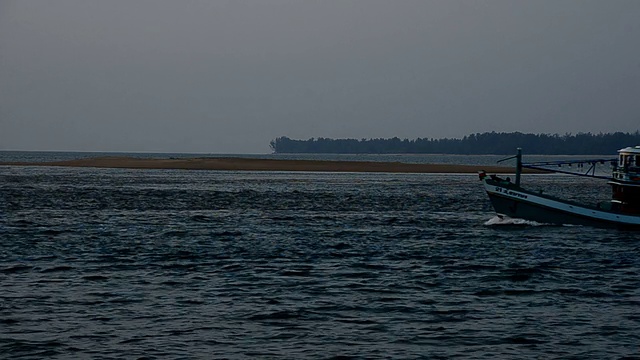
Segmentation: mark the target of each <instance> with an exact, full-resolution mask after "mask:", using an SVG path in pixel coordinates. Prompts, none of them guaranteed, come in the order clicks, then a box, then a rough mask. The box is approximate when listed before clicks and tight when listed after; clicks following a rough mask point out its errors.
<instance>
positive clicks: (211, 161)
mask: <svg viewBox="0 0 640 360" xmlns="http://www.w3.org/2000/svg"><path fill="white" fill-rule="evenodd" d="M0 165H5V166H68V167H94V168H127V169H184V170H227V171H310V172H315V171H321V172H384V173H435V174H437V173H454V174H465V173H466V174H470V173H477V172H478V171H480V170H484V171H486V172H488V173H496V174H509V173H513V172H514V171H515V169H514V168H512V167H502V166H482V165H455V164H411V163H402V162H371V161H328V160H283V159H258V158H232V157H200V158H169V159H164V158H153V159H148V158H135V157H117V156H108V157H95V158H85V159H77V160H66V161H55V162H0Z"/></svg>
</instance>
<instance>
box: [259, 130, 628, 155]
mask: <svg viewBox="0 0 640 360" xmlns="http://www.w3.org/2000/svg"><path fill="white" fill-rule="evenodd" d="M635 145H640V131H636V132H634V133H623V132H615V133H606V134H603V133H599V134H592V133H578V134H565V135H558V134H524V133H520V132H511V133H504V132H502V133H497V132H485V133H482V134H480V133H477V134H472V135H468V136H465V137H463V138H462V139H455V138H453V139H449V138H444V139H433V138H430V139H427V138H417V139H413V140H409V139H399V138H397V137H394V138H390V139H382V138H378V139H360V140H358V139H330V138H323V137H321V138H311V139H308V140H295V139H290V138H288V137H286V136H282V137H278V138H276V139H274V140H272V141H271V142H270V146H271V149H272V150H273V152H275V153H316V154H466V155H484V154H496V155H508V154H513V153H514V152H515V149H516V148H522V149H524V150H525V151H526V152H527V154H540V155H606V154H616V151H617V150H618V149H621V148H623V147H627V146H635Z"/></svg>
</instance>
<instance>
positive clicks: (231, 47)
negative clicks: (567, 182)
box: [0, 0, 640, 154]
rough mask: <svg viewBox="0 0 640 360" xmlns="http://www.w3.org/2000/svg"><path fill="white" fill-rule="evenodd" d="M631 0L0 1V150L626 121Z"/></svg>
mask: <svg viewBox="0 0 640 360" xmlns="http://www.w3.org/2000/svg"><path fill="white" fill-rule="evenodd" d="M638 18H640V2H637V1H621V0H619V1H611V2H602V1H578V0H571V1H562V2H558V1H552V0H541V1H535V2H533V1H531V2H514V1H505V0H487V1H482V2H468V1H456V0H452V1H435V0H433V1H422V0H420V1H418V0H416V1H413V0H401V1H394V2H389V1H382V0H352V1H348V0H344V1H339V0H325V1H310V0H309V1H305V0H266V1H259V0H249V1H222V0H220V1H206V0H185V1H181V2H174V1H168V0H132V1H109V2H107V1H99V0H82V1H81V0H59V1H56V2H48V1H12V0H9V1H3V2H0V150H18V151H20V150H33V151H42V150H50V151H97V152H105V151H106V152H165V153H221V154H222V153H228V154H230V153H236V154H260V153H269V152H270V149H269V142H270V141H271V140H273V139H275V138H276V137H280V136H287V137H290V138H293V139H309V138H319V137H326V138H355V139H362V138H393V137H398V138H401V139H404V138H407V139H415V138H462V137H464V136H466V135H470V134H474V133H484V132H491V131H496V132H515V131H518V132H522V133H536V134H565V133H573V134H576V133H581V132H582V133H587V132H591V133H613V132H618V131H621V132H635V131H637V130H638V129H639V124H640V102H638V101H637V94H638V93H640V47H638V46H636V43H637V39H639V38H640V22H638V21H637V19H638Z"/></svg>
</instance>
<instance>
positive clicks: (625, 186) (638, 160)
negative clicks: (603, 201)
mask: <svg viewBox="0 0 640 360" xmlns="http://www.w3.org/2000/svg"><path fill="white" fill-rule="evenodd" d="M609 184H610V185H611V188H612V190H613V199H612V200H611V203H612V205H613V207H614V208H616V209H617V210H619V211H621V212H625V213H640V146H630V147H627V148H624V149H620V150H618V163H617V164H616V166H615V167H614V169H613V179H612V180H611V181H610V182H609Z"/></svg>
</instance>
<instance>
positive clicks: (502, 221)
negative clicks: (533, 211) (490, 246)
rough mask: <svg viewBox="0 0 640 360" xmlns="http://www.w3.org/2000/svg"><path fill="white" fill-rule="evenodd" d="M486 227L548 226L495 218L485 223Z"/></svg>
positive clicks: (506, 218) (501, 217)
mask: <svg viewBox="0 0 640 360" xmlns="http://www.w3.org/2000/svg"><path fill="white" fill-rule="evenodd" d="M484 224H485V225H486V226H505V225H508V226H514V225H515V226H544V225H547V224H543V223H539V222H537V221H531V220H525V219H516V218H510V217H508V216H498V215H496V216H494V217H492V218H491V219H489V220H487V222H485V223H484Z"/></svg>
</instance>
